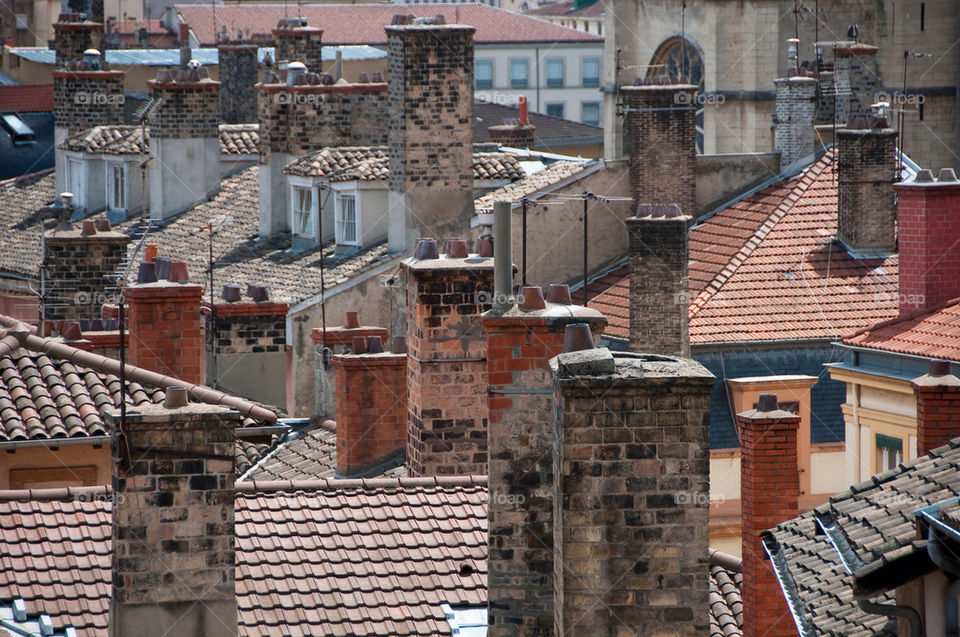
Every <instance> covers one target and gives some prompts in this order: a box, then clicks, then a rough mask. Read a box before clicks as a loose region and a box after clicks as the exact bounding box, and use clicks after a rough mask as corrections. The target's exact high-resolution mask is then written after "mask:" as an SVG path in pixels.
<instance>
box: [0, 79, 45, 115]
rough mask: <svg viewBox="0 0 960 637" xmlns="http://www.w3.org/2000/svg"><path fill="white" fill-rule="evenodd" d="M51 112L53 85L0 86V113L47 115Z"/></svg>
mask: <svg viewBox="0 0 960 637" xmlns="http://www.w3.org/2000/svg"><path fill="white" fill-rule="evenodd" d="M52 110H53V84H11V85H0V111H16V112H18V113H47V112H49V111H52Z"/></svg>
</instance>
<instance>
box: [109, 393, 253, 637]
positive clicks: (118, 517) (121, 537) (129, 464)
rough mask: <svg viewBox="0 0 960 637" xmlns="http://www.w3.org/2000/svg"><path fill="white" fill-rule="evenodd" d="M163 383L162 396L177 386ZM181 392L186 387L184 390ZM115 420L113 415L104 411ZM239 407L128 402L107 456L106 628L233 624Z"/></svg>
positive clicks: (185, 631)
mask: <svg viewBox="0 0 960 637" xmlns="http://www.w3.org/2000/svg"><path fill="white" fill-rule="evenodd" d="M176 394H177V391H176V390H175V389H173V388H170V389H168V390H167V396H168V400H170V399H171V395H176ZM183 398H184V401H185V398H186V396H185V395H184V396H183ZM107 420H108V423H109V424H110V426H111V427H112V428H113V429H114V430H120V416H119V415H118V414H112V415H108V416H107ZM239 423H240V414H239V413H237V412H235V411H232V410H230V409H227V408H225V407H219V406H213V405H201V404H189V403H188V404H186V405H185V406H182V407H177V408H167V407H164V406H162V405H147V406H143V407H139V408H138V409H137V411H136V412H134V411H128V412H127V416H126V424H125V427H124V428H123V430H122V431H123V433H124V437H123V439H122V440H121V443H120V444H119V445H118V449H119V450H120V451H121V454H124V453H126V450H129V454H130V455H129V456H123V455H122V456H121V457H122V458H123V461H122V462H121V463H119V464H116V465H114V476H113V488H114V493H115V494H116V500H115V501H114V504H113V551H112V565H113V578H112V581H113V591H112V595H111V599H110V635H116V636H117V637H120V636H124V635H145V636H147V635H157V636H159V635H161V634H168V633H176V634H180V635H206V636H207V637H213V636H215V635H216V636H223V637H227V636H228V635H230V636H235V635H236V634H237V601H236V591H235V590H234V588H235V583H234V577H235V575H234V569H235V566H234V565H235V558H234V556H235V540H234V500H233V484H234V469H233V460H234V437H233V436H234V433H233V430H234V428H235V427H237V426H238V425H239Z"/></svg>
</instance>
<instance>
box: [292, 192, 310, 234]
mask: <svg viewBox="0 0 960 637" xmlns="http://www.w3.org/2000/svg"><path fill="white" fill-rule="evenodd" d="M292 194H293V197H292V200H293V234H294V235H295V236H298V237H306V238H313V237H314V236H315V235H316V233H315V232H314V225H315V222H314V219H313V188H310V187H308V186H294V187H293V193H292Z"/></svg>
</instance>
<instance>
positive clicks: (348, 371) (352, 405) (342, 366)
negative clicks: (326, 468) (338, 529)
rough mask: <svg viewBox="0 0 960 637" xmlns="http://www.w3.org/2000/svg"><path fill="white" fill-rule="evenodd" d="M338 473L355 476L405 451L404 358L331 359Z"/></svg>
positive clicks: (344, 356) (359, 357)
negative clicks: (333, 380) (334, 389)
mask: <svg viewBox="0 0 960 637" xmlns="http://www.w3.org/2000/svg"><path fill="white" fill-rule="evenodd" d="M333 369H334V373H335V375H336V384H337V394H336V420H337V474H338V475H343V476H347V477H350V476H356V475H359V474H362V473H363V472H365V471H369V470H370V469H373V468H375V467H377V466H378V465H380V464H383V463H384V462H385V461H386V460H388V459H389V458H391V457H392V456H396V455H397V454H398V453H403V451H404V449H405V447H406V442H407V356H406V355H405V354H391V353H381V354H357V355H350V354H348V355H341V356H335V357H334V358H333Z"/></svg>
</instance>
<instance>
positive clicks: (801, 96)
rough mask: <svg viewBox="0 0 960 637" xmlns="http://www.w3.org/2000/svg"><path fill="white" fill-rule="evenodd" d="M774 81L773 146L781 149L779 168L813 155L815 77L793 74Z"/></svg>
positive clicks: (807, 158) (779, 150)
mask: <svg viewBox="0 0 960 637" xmlns="http://www.w3.org/2000/svg"><path fill="white" fill-rule="evenodd" d="M773 83H774V85H775V86H776V87H777V101H776V115H774V120H773V121H774V124H775V126H776V128H775V129H774V148H776V150H777V152H779V153H780V170H781V171H785V170H787V169H788V168H790V167H791V166H795V165H797V166H799V163H800V162H803V161H805V160H810V159H813V154H814V143H813V142H814V128H813V127H814V117H815V115H816V110H817V109H816V106H817V80H815V79H814V78H812V77H796V76H794V77H783V78H779V79H776V80H774V81H773Z"/></svg>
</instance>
